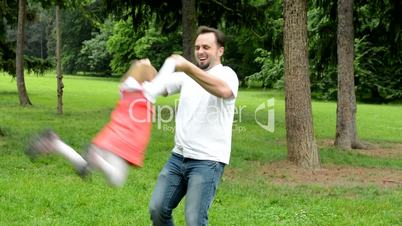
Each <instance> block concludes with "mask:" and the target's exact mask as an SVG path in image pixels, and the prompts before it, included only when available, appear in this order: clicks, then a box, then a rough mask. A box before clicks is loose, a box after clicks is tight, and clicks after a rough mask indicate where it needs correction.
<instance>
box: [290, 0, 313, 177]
mask: <svg viewBox="0 0 402 226" xmlns="http://www.w3.org/2000/svg"><path fill="white" fill-rule="evenodd" d="M284 4H285V6H284V14H285V15H284V52H285V102H286V109H285V113H286V141H287V148H288V159H289V160H290V161H291V162H293V163H295V164H296V165H299V166H302V167H304V168H310V169H312V168H319V167H320V160H319V154H318V150H317V146H316V144H315V139H314V131H313V129H314V128H313V119H312V118H313V117H312V112H311V94H310V78H309V72H308V70H309V69H308V52H307V51H308V50H307V1H306V0H285V1H284Z"/></svg>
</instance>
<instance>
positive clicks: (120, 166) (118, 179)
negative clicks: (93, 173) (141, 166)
mask: <svg viewBox="0 0 402 226" xmlns="http://www.w3.org/2000/svg"><path fill="white" fill-rule="evenodd" d="M88 163H89V164H90V166H91V167H94V168H95V169H98V170H100V171H102V172H103V173H104V175H105V176H106V179H107V181H108V182H109V183H110V184H111V185H112V186H115V187H122V186H123V184H124V183H125V182H126V180H127V175H128V164H127V162H126V160H124V159H122V158H120V157H119V156H118V155H116V154H114V153H113V152H110V151H105V150H102V149H100V148H98V147H97V146H95V145H91V147H90V148H89V153H88Z"/></svg>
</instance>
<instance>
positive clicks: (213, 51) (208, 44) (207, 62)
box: [194, 33, 224, 70]
mask: <svg viewBox="0 0 402 226" xmlns="http://www.w3.org/2000/svg"><path fill="white" fill-rule="evenodd" d="M223 51H224V48H223V47H219V46H218V43H217V41H216V37H215V34H214V33H203V34H200V35H198V37H197V39H196V40H195V48H194V52H195V59H196V61H197V64H198V67H199V68H201V69H202V70H208V69H210V68H212V67H213V66H215V65H217V64H220V63H221V57H222V55H223Z"/></svg>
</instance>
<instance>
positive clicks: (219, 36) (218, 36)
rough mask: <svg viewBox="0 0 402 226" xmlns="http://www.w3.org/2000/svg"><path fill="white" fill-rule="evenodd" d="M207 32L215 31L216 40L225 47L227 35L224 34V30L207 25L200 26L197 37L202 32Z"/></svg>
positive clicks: (220, 45)
mask: <svg viewBox="0 0 402 226" xmlns="http://www.w3.org/2000/svg"><path fill="white" fill-rule="evenodd" d="M205 33H214V34H215V38H216V42H217V43H218V46H219V47H225V35H224V34H223V32H222V31H220V30H218V29H215V28H212V27H207V26H200V27H198V29H197V37H198V36H199V35H200V34H205Z"/></svg>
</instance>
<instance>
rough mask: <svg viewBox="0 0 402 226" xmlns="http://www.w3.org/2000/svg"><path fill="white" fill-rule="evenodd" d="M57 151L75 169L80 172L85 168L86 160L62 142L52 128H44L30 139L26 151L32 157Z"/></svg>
mask: <svg viewBox="0 0 402 226" xmlns="http://www.w3.org/2000/svg"><path fill="white" fill-rule="evenodd" d="M54 152H55V153H57V154H59V155H61V156H63V157H64V158H65V159H67V160H68V161H69V162H70V163H71V164H73V165H74V167H75V169H76V170H77V171H78V172H79V173H81V172H82V171H85V169H86V168H87V165H88V164H87V162H86V161H85V159H84V158H83V157H82V156H81V155H80V154H78V153H77V152H76V151H75V150H74V149H73V148H72V147H70V146H69V145H67V144H66V143H64V142H63V141H62V140H61V139H60V138H59V136H58V135H57V134H56V133H54V132H53V131H52V130H46V131H45V132H43V133H42V134H41V135H39V136H38V137H36V139H34V140H33V141H31V143H30V145H29V147H28V150H27V153H28V154H29V155H30V156H31V157H34V156H35V155H38V154H47V153H54Z"/></svg>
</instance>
